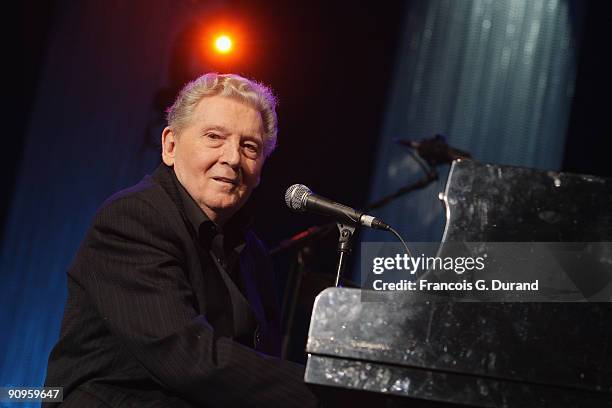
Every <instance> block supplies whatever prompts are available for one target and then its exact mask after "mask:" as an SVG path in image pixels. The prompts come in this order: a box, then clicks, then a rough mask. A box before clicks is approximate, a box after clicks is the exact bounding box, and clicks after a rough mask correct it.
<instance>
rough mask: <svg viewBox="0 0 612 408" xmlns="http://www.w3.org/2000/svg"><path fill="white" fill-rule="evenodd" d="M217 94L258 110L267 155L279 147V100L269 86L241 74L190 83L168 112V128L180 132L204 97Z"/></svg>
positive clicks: (206, 75) (213, 74) (219, 76)
mask: <svg viewBox="0 0 612 408" xmlns="http://www.w3.org/2000/svg"><path fill="white" fill-rule="evenodd" d="M217 95H219V96H226V97H229V98H233V99H236V100H238V101H240V102H243V103H246V104H248V105H250V106H252V107H253V108H255V109H257V110H258V111H259V113H260V114H261V120H262V122H263V126H264V140H263V150H264V156H265V157H267V156H269V155H270V153H272V151H273V150H274V148H275V147H276V136H277V133H278V119H277V117H276V104H277V99H276V97H275V96H274V94H273V93H272V90H271V89H270V88H268V87H267V86H265V85H263V84H261V83H259V82H256V81H252V80H250V79H247V78H244V77H241V76H240V75H236V74H217V73H209V74H204V75H202V76H200V77H199V78H197V79H195V80H193V81H191V82H189V83H188V84H187V85H185V86H184V87H183V89H181V91H180V92H179V94H178V96H177V98H176V100H175V101H174V103H173V104H172V106H170V107H169V108H168V109H167V111H166V114H167V116H166V118H167V119H168V126H170V128H172V129H173V130H174V131H175V132H177V133H180V131H181V130H182V129H184V128H185V127H186V126H187V125H188V124H189V123H190V121H191V115H192V114H193V111H194V109H195V107H196V106H197V104H198V103H199V102H200V101H201V100H202V98H204V97H207V96H217Z"/></svg>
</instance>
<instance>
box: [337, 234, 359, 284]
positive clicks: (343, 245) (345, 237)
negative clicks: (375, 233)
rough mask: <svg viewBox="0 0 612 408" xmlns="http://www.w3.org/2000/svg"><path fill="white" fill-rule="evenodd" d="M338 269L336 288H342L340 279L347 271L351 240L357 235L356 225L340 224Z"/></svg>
mask: <svg viewBox="0 0 612 408" xmlns="http://www.w3.org/2000/svg"><path fill="white" fill-rule="evenodd" d="M337 225H338V231H339V232H340V234H338V269H337V271H336V287H338V286H340V279H341V278H342V275H343V274H344V271H345V270H346V261H347V259H348V256H349V254H350V252H351V244H352V243H351V238H353V234H354V233H355V226H354V225H345V224H342V223H340V222H339V223H338V224H337Z"/></svg>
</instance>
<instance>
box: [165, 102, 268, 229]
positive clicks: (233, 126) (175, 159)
mask: <svg viewBox="0 0 612 408" xmlns="http://www.w3.org/2000/svg"><path fill="white" fill-rule="evenodd" d="M263 134H264V129H263V122H262V119H261V114H260V113H259V111H257V109H255V108H253V107H251V106H249V105H247V104H244V103H242V102H240V101H237V100H234V99H230V98H227V97H223V96H211V97H205V98H203V99H202V100H201V101H200V103H199V104H198V105H197V106H196V108H195V110H194V112H193V114H192V116H191V120H190V123H189V125H188V126H186V127H185V128H184V129H183V130H181V132H180V134H176V133H175V132H174V131H173V130H172V129H170V128H165V129H164V131H163V133H162V146H163V151H162V159H163V161H164V163H166V164H167V165H169V166H174V171H175V173H176V176H177V178H178V179H179V181H180V182H181V184H182V185H183V187H185V189H186V190H187V191H188V192H189V194H190V195H191V196H192V197H193V198H194V199H195V201H196V202H197V203H198V205H199V206H200V208H202V210H203V211H204V212H205V213H206V215H207V216H208V217H209V218H210V219H211V220H212V221H213V222H215V223H217V224H219V225H222V224H224V223H225V222H226V221H227V220H228V219H229V218H230V217H231V216H232V215H233V214H234V213H235V212H236V211H238V210H239V209H240V208H241V207H242V206H243V205H244V203H245V202H246V201H247V199H248V198H249V196H250V194H251V191H253V189H254V188H255V187H256V186H257V185H258V184H259V177H260V174H261V169H262V166H263V163H264V160H265V158H264V154H263Z"/></svg>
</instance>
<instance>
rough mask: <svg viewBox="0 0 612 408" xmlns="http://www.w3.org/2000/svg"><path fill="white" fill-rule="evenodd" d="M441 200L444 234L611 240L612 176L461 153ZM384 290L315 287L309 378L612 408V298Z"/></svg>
mask: <svg viewBox="0 0 612 408" xmlns="http://www.w3.org/2000/svg"><path fill="white" fill-rule="evenodd" d="M444 200H445V202H446V203H447V206H448V207H447V209H448V212H447V217H448V219H447V226H446V229H445V234H444V240H445V242H449V241H455V242H456V241H461V240H464V241H472V242H487V241H498V242H500V241H515V242H516V241H549V242H550V241H609V240H610V237H611V235H612V233H611V232H612V228H611V225H612V217H611V209H612V182H611V181H610V180H606V179H601V178H596V177H590V176H580V175H573V174H564V173H552V172H545V171H539V170H533V169H525V168H519V167H509V166H493V165H488V164H481V163H477V162H472V161H461V162H455V163H454V164H453V167H452V169H451V173H450V175H449V180H448V183H447V187H446V191H445V194H444ZM443 250H444V249H443V246H442V249H441V251H443ZM587 272H588V271H587ZM587 272H585V273H587ZM381 296H383V297H385V299H383V301H381V302H363V301H362V298H361V293H360V291H359V290H356V289H343V288H330V289H327V290H325V291H324V292H322V293H321V294H320V295H319V296H318V298H317V300H316V302H315V307H314V310H313V314H312V320H311V326H310V332H309V339H308V343H307V352H308V353H309V361H308V364H307V370H306V377H305V379H306V382H308V383H311V384H318V385H320V386H326V387H327V388H330V387H331V388H336V387H337V389H338V390H340V389H351V390H354V391H367V392H369V393H374V394H377V395H396V396H398V397H408V399H406V400H404V399H400V400H401V401H404V402H406V404H408V405H410V406H414V405H411V404H414V401H417V400H421V401H424V400H426V401H438V402H445V403H453V404H464V405H468V406H492V407H498V406H504V407H532V406H533V407H545V406H576V407H578V406H580V407H582V406H592V407H601V406H612V347H611V345H610V344H611V343H612V324H611V322H612V308H611V307H610V306H611V304H610V303H581V304H576V303H451V302H431V301H427V300H424V299H423V298H420V297H419V296H418V295H417V294H415V293H401V292H396V293H384V294H382V295H381ZM374 394H368V395H374ZM344 397H346V395H344ZM363 398H364V397H363V395H360V396H359V399H360V400H362V401H363V400H364V399H363ZM407 401H410V403H408V402H407ZM387 402H388V401H387ZM399 404H400V405H402V404H403V402H400V403H399Z"/></svg>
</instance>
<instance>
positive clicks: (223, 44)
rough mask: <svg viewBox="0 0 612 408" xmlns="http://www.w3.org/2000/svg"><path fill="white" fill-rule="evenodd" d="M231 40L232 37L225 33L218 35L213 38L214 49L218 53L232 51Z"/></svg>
mask: <svg viewBox="0 0 612 408" xmlns="http://www.w3.org/2000/svg"><path fill="white" fill-rule="evenodd" d="M232 47H233V42H232V39H231V38H230V37H229V36H227V35H225V34H222V35H219V36H217V38H215V50H216V51H217V52H218V53H220V54H228V53H229V52H231V51H232Z"/></svg>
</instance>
